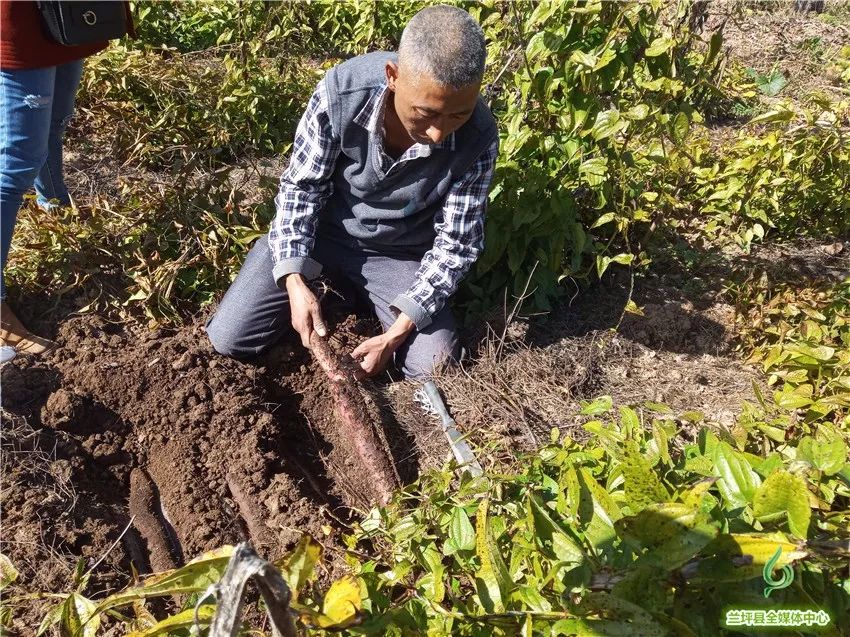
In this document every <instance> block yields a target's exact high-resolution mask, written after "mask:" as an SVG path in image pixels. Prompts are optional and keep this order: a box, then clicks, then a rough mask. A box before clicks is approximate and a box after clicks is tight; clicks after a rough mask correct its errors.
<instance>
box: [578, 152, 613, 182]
mask: <svg viewBox="0 0 850 637" xmlns="http://www.w3.org/2000/svg"><path fill="white" fill-rule="evenodd" d="M578 173H579V176H581V178H582V179H583V180H584V181H585V183H587V185H588V186H591V187H595V186H599V185H601V184H602V183H604V181H605V178H606V176H607V174H608V160H607V159H606V158H605V157H592V158H591V159H588V160H585V161H584V162H582V164H581V165H580V166H579V167H578Z"/></svg>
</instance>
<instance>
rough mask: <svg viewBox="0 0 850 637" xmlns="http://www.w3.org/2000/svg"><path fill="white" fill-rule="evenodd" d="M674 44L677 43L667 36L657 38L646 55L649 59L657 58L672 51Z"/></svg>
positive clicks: (648, 48)
mask: <svg viewBox="0 0 850 637" xmlns="http://www.w3.org/2000/svg"><path fill="white" fill-rule="evenodd" d="M674 44H676V42H675V41H674V40H673V38H670V37H667V36H662V37H659V38H655V39H654V40H653V41H652V42H651V43H650V44H649V46H648V47H647V48H646V51H645V52H644V55H646V57H648V58H651V57H657V56H659V55H662V54H664V53H666V52H667V51H669V50H670V49H672V48H673V45H674Z"/></svg>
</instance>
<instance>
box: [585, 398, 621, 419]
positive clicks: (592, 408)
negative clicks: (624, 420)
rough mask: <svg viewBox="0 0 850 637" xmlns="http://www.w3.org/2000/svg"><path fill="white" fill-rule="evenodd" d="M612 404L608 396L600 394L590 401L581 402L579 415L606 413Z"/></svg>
mask: <svg viewBox="0 0 850 637" xmlns="http://www.w3.org/2000/svg"><path fill="white" fill-rule="evenodd" d="M613 406H614V401H613V400H612V398H611V397H610V396H600V397H599V398H596V399H594V400H593V401H592V402H589V403H588V402H583V403H582V404H581V415H582V416H599V415H601V414H606V413H608V412H609V411H611V408H612V407H613Z"/></svg>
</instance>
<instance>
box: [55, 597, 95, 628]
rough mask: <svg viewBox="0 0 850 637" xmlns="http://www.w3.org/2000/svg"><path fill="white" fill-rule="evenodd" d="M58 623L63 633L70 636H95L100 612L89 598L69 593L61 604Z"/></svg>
mask: <svg viewBox="0 0 850 637" xmlns="http://www.w3.org/2000/svg"><path fill="white" fill-rule="evenodd" d="M59 625H60V627H61V629H62V632H63V634H65V635H69V636H70V637H95V635H96V634H97V631H98V629H99V628H100V613H98V611H97V608H96V607H95V604H94V602H92V601H91V600H90V599H87V598H85V597H83V596H82V595H80V594H79V593H71V594H70V595H68V598H67V599H66V600H65V603H64V604H63V605H62V620H61V623H60V624H59Z"/></svg>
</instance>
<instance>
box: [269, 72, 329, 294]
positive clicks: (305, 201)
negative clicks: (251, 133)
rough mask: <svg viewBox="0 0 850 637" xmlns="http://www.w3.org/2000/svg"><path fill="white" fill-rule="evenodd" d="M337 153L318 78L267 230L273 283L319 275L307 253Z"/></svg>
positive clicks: (318, 269)
mask: <svg viewBox="0 0 850 637" xmlns="http://www.w3.org/2000/svg"><path fill="white" fill-rule="evenodd" d="M339 153H340V143H339V139H337V138H336V136H335V135H334V133H333V130H332V128H331V123H330V117H329V115H328V97H327V88H326V86H325V80H324V79H323V80H321V81H320V82H319V84H318V85H317V86H316V90H315V91H314V92H313V95H312V96H311V97H310V101H309V102H308V103H307V108H306V110H305V111H304V115H302V117H301V121H300V122H299V123H298V128H297V129H296V132H295V142H294V144H293V146H292V155H291V156H290V159H289V165H288V166H287V168H286V170H284V171H283V174H282V175H281V178H280V189H279V190H278V194H277V196H276V197H275V200H274V201H275V208H276V210H277V212H276V214H275V218H274V221H272V224H271V228H270V230H269V250H270V252H271V255H272V262H273V264H274V265H273V269H272V274H273V276H274V279H275V281H279V280H280V279H281V277H284V276H286V275H287V274H292V273H295V272H297V273H300V274H303V275H304V276H305V277H306V278H308V279H314V278H316V277H317V276H319V274H320V272H321V271H322V266H321V264H320V263H318V262H317V261H315V260H314V259H312V258H311V257H310V252H311V250H312V249H313V246H314V244H315V242H316V229H317V226H318V217H319V212H320V210H321V208H322V207H323V206H324V204H325V202H326V201H327V199H328V197H330V196H331V194H332V193H333V182H332V180H331V177H332V175H333V172H334V168H335V166H336V160H337V157H339Z"/></svg>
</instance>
